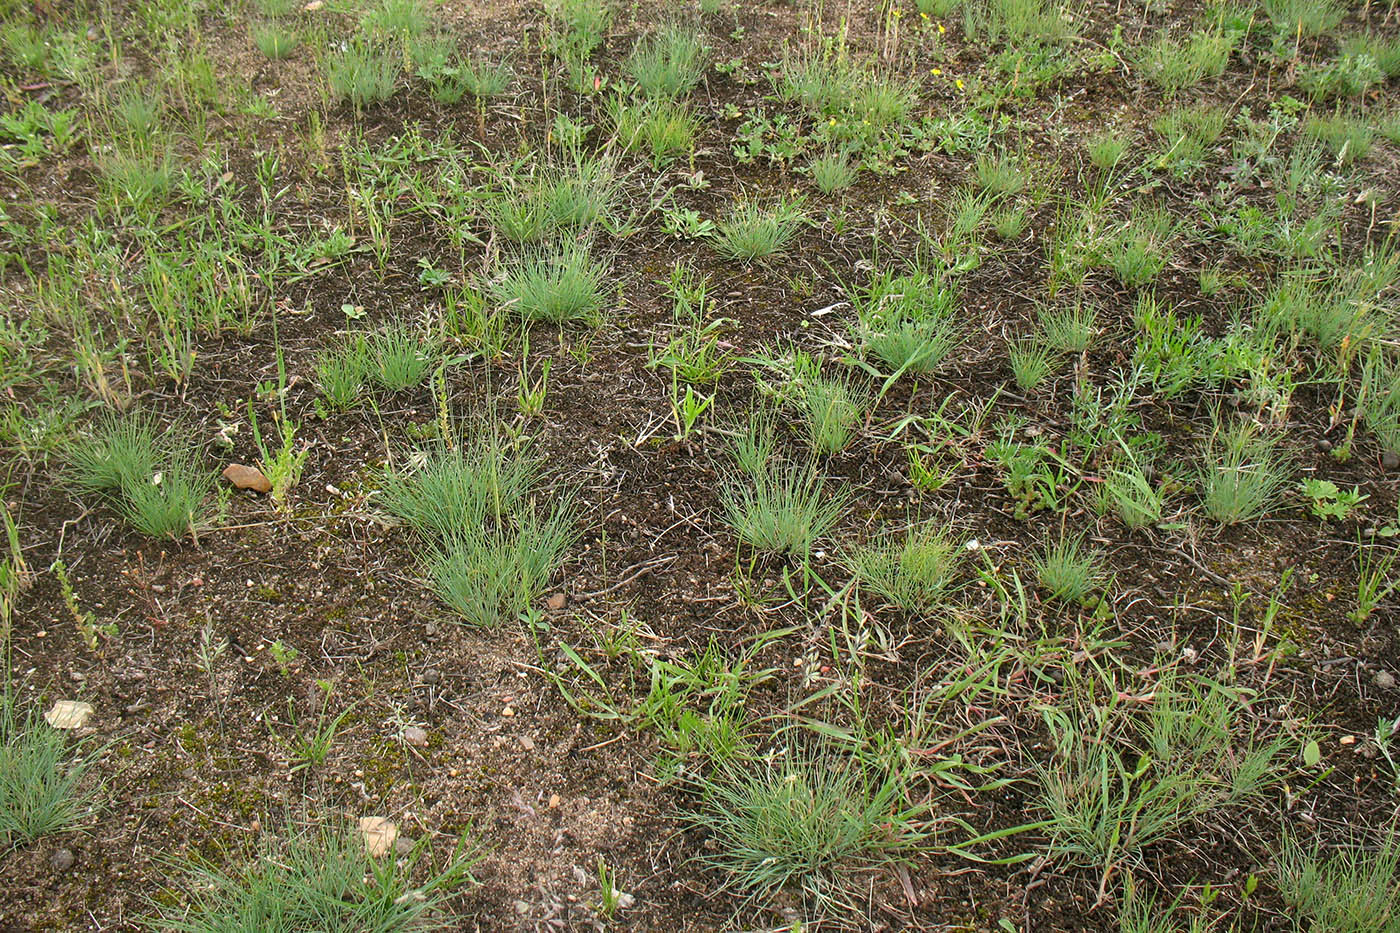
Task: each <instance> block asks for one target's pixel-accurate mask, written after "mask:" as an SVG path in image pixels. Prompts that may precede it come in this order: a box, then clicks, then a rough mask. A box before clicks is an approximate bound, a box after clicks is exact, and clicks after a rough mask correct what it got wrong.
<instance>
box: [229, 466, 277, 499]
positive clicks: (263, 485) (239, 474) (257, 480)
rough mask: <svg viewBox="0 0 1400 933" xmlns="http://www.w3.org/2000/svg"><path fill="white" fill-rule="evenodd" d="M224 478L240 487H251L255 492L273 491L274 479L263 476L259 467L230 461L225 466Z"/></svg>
mask: <svg viewBox="0 0 1400 933" xmlns="http://www.w3.org/2000/svg"><path fill="white" fill-rule="evenodd" d="M224 479H226V480H228V481H229V482H230V483H233V485H235V486H237V487H238V488H239V489H251V490H252V491H253V492H272V481H271V480H269V479H268V478H267V477H266V476H263V472H262V470H259V469H258V468H257V467H250V466H244V465H243V464H241V463H230V464H229V465H228V466H226V467H224Z"/></svg>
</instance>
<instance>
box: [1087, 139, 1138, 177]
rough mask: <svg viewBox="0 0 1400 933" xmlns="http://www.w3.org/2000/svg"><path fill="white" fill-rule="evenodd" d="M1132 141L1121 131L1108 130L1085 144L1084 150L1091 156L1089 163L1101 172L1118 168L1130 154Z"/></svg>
mask: <svg viewBox="0 0 1400 933" xmlns="http://www.w3.org/2000/svg"><path fill="white" fill-rule="evenodd" d="M1129 145H1130V143H1129V141H1128V139H1127V138H1126V137H1124V136H1123V134H1121V133H1117V132H1113V131H1107V132H1104V133H1100V134H1098V135H1097V136H1093V137H1091V138H1090V139H1089V141H1088V142H1087V143H1086V144H1085V147H1084V151H1085V153H1086V154H1087V155H1088V156H1089V164H1090V165H1092V166H1094V168H1096V169H1098V170H1099V171H1101V172H1106V171H1108V170H1109V169H1112V168H1116V167H1117V166H1118V163H1119V162H1122V161H1123V157H1124V156H1125V155H1127V154H1128V147H1129Z"/></svg>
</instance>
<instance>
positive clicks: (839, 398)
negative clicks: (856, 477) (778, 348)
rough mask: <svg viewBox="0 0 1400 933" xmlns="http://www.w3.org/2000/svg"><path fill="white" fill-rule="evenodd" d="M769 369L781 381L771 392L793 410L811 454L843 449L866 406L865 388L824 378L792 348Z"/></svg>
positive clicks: (805, 356)
mask: <svg viewBox="0 0 1400 933" xmlns="http://www.w3.org/2000/svg"><path fill="white" fill-rule="evenodd" d="M772 367H773V369H774V370H775V372H777V374H778V376H779V378H780V379H781V380H783V381H782V384H780V385H777V386H774V387H773V388H772V391H774V392H775V393H776V394H777V396H778V397H779V398H781V399H782V400H783V401H784V402H786V403H787V404H788V405H790V406H791V407H792V408H793V409H795V410H796V414H797V417H798V419H799V420H800V422H801V428H802V433H803V434H805V435H806V438H807V443H808V445H809V446H810V447H811V448H812V451H813V452H814V453H817V454H820V455H830V454H836V453H840V452H841V451H842V450H845V449H846V447H847V446H849V444H850V443H851V441H852V439H853V438H854V437H855V432H856V430H857V428H858V427H859V425H860V421H861V419H862V418H863V417H864V415H865V411H866V409H867V408H868V407H869V403H870V396H869V393H868V392H867V391H866V389H865V387H863V386H861V385H859V384H858V383H856V382H855V381H853V380H851V379H849V378H843V377H839V376H828V375H826V374H825V373H823V372H822V369H821V362H820V361H819V360H817V359H816V358H815V357H813V356H812V355H811V354H809V353H807V352H805V351H803V350H796V349H794V350H793V351H792V353H791V355H790V356H789V357H787V358H785V359H781V360H774V361H772Z"/></svg>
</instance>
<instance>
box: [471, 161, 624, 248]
mask: <svg viewBox="0 0 1400 933" xmlns="http://www.w3.org/2000/svg"><path fill="white" fill-rule="evenodd" d="M621 190H622V179H621V177H620V176H619V175H618V172H617V167H616V165H615V164H614V161H613V160H611V159H605V158H595V159H586V158H576V159H573V160H569V161H566V162H565V163H564V164H562V165H557V166H548V167H545V168H542V169H540V170H539V171H536V172H532V173H530V174H529V175H527V176H525V177H514V176H508V180H507V181H506V183H505V184H504V186H503V187H502V188H501V189H500V190H498V191H492V192H490V193H489V194H486V195H485V196H484V205H483V212H484V214H485V215H486V218H487V220H488V221H489V222H490V224H491V227H492V229H494V230H495V231H496V232H497V233H499V234H501V235H502V236H504V237H505V238H506V239H508V240H511V241H512V242H515V243H522V244H528V243H538V242H541V241H553V240H556V239H560V238H564V237H569V236H572V237H574V238H577V236H578V234H579V233H580V232H581V231H584V230H586V229H589V228H591V227H595V226H601V227H603V228H608V227H610V226H611V225H612V223H613V220H614V216H613V215H614V211H615V209H616V207H617V202H618V200H619V198H620V197H621Z"/></svg>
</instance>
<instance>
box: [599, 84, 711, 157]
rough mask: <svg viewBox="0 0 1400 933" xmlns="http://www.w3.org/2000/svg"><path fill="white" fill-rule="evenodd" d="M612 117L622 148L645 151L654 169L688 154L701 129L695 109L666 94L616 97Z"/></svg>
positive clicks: (630, 150)
mask: <svg viewBox="0 0 1400 933" xmlns="http://www.w3.org/2000/svg"><path fill="white" fill-rule="evenodd" d="M611 117H612V123H613V128H614V130H615V131H616V133H617V138H618V142H619V144H620V145H621V146H622V148H623V150H625V151H627V152H642V153H646V154H647V155H649V156H650V158H651V164H652V167H653V168H656V169H660V168H662V167H664V166H666V165H668V164H670V163H671V162H673V161H675V160H676V159H679V158H683V157H686V156H688V155H689V154H690V153H691V152H692V151H693V150H694V148H695V137H696V135H697V134H698V133H699V132H700V118H699V117H697V116H696V115H695V111H694V110H692V109H691V108H690V107H689V106H688V105H687V104H686V103H684V102H683V101H678V100H671V99H670V98H667V97H661V98H643V99H640V100H625V99H623V98H620V97H619V98H615V99H614V100H613V102H612V105H611Z"/></svg>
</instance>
